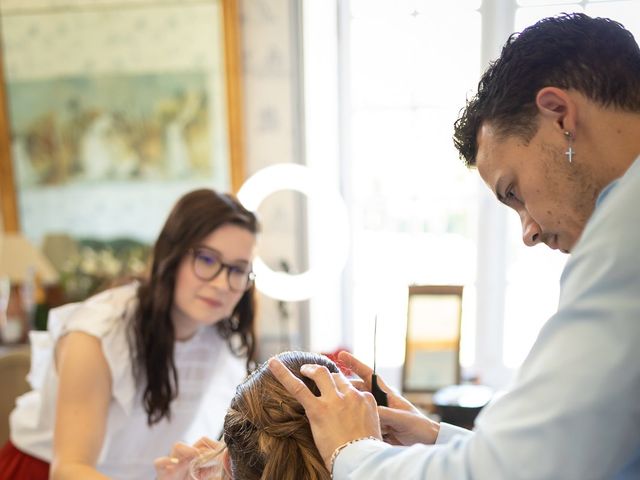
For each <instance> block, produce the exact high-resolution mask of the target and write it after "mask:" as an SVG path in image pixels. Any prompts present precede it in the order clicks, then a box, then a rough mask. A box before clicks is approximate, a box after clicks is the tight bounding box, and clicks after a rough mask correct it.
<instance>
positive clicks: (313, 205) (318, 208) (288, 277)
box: [238, 163, 349, 301]
mask: <svg viewBox="0 0 640 480" xmlns="http://www.w3.org/2000/svg"><path fill="white" fill-rule="evenodd" d="M318 178H319V177H318V175H317V174H315V173H314V172H313V170H312V169H310V168H309V167H306V166H303V165H298V164H294V163H282V164H278V165H272V166H269V167H266V168H263V169H262V170H260V171H258V172H256V173H255V174H254V175H253V176H251V177H250V178H249V179H247V181H246V182H244V184H243V185H242V187H240V190H239V191H238V200H239V201H240V203H242V204H243V205H244V206H245V208H247V209H248V210H252V211H255V210H257V209H258V207H259V206H260V204H261V203H262V201H263V200H264V199H265V198H267V197H268V196H269V195H271V194H273V193H275V192H277V191H280V190H294V191H296V192H300V193H302V194H304V195H306V196H307V198H308V202H307V205H308V216H307V218H308V222H309V225H310V227H311V230H312V232H315V231H317V232H318V234H315V233H312V235H313V238H311V239H310V240H311V241H312V242H318V243H319V244H320V245H322V247H323V250H325V251H326V252H327V258H326V259H322V261H321V262H317V264H313V263H312V264H311V265H310V268H309V270H307V271H306V272H303V273H300V274H295V275H294V274H289V273H285V272H276V271H274V270H272V269H271V268H269V267H268V266H267V265H266V263H265V262H264V261H263V260H262V259H261V258H260V257H259V256H258V257H256V258H255V260H254V262H253V270H254V271H255V273H256V288H257V289H258V290H260V291H261V292H262V293H264V294H265V295H268V296H270V297H272V298H276V299H279V300H284V301H298V300H306V299H307V298H310V297H311V296H313V294H314V293H315V292H316V289H317V288H318V287H319V286H320V285H327V282H336V281H337V280H338V277H339V275H340V272H341V271H342V268H343V267H344V264H345V262H346V260H347V254H348V248H349V245H348V241H347V236H348V218H347V208H346V206H345V203H344V200H343V199H342V196H341V195H340V193H339V192H338V191H337V190H335V189H331V188H329V187H328V186H326V185H324V184H323V183H322V182H320V181H319V180H318ZM311 261H312V262H313V259H311Z"/></svg>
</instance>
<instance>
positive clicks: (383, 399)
mask: <svg viewBox="0 0 640 480" xmlns="http://www.w3.org/2000/svg"><path fill="white" fill-rule="evenodd" d="M377 340H378V315H376V319H375V321H374V323H373V374H372V375H371V393H372V394H373V398H375V399H376V403H377V404H378V405H379V406H381V407H388V406H389V401H388V399H387V394H386V393H385V392H384V390H382V389H381V388H380V385H378V376H377V375H376V358H377V343H378V342H377Z"/></svg>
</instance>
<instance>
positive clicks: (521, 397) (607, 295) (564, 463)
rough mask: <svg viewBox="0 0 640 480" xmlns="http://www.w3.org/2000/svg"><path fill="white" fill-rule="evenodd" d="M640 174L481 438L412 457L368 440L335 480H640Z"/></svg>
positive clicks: (602, 209) (457, 438)
mask: <svg viewBox="0 0 640 480" xmlns="http://www.w3.org/2000/svg"><path fill="white" fill-rule="evenodd" d="M634 169H635V173H634V176H633V178H623V179H622V180H623V181H621V182H620V185H618V186H617V187H616V188H615V189H613V190H612V191H610V192H609V193H608V194H607V198H605V200H604V201H603V202H602V204H601V205H599V207H598V209H597V210H596V212H595V214H594V215H593V216H592V218H591V220H590V221H589V224H588V225H587V228H586V229H585V231H584V233H583V236H582V238H581V240H580V241H579V243H578V245H577V246H576V248H575V249H574V253H573V254H572V257H571V258H570V260H569V262H568V263H567V267H566V268H565V271H564V273H563V277H562V288H561V295H560V304H559V309H558V312H557V313H556V314H555V315H554V316H553V317H551V319H549V321H548V322H547V323H546V324H545V326H544V327H543V328H542V330H541V332H540V335H539V337H538V339H537V340H536V343H535V344H534V346H533V348H532V350H531V352H530V354H529V356H528V357H527V360H526V361H525V363H524V364H523V366H522V368H521V370H520V373H519V375H518V378H517V379H516V382H515V384H514V387H513V389H512V390H511V391H509V392H507V393H506V394H505V395H503V396H501V397H500V398H498V399H497V400H496V401H495V402H493V403H491V404H489V405H488V406H487V407H485V408H484V409H483V411H482V412H481V413H480V415H479V417H478V419H477V421H476V428H475V431H474V433H473V434H471V435H453V436H452V437H451V438H450V439H449V441H448V442H447V443H445V444H440V443H441V442H440V441H441V440H445V438H446V437H447V436H448V433H447V431H448V427H447V429H446V430H443V432H442V438H441V439H440V438H439V439H438V440H439V442H438V443H439V444H438V445H414V446H412V447H391V446H387V445H384V444H381V443H380V442H367V441H362V442H356V443H354V444H352V445H350V446H348V447H347V448H345V449H344V450H343V451H342V452H341V454H340V455H338V458H337V459H336V463H335V468H334V470H335V472H334V473H335V475H334V478H335V479H337V480H346V479H349V480H377V479H387V478H403V479H407V480H412V479H414V480H445V479H451V480H454V479H455V480H471V479H484V478H491V479H505V480H517V479H525V478H536V479H549V480H551V479H563V480H578V479H587V478H589V479H604V478H616V479H627V478H628V479H631V478H640V435H638V432H639V431H640V402H638V392H640V367H639V365H640V357H639V353H638V352H639V350H638V348H639V347H638V345H640V321H639V320H640V260H639V257H638V253H637V249H638V245H640V228H638V225H640V208H638V207H637V206H638V205H640V160H638V161H637V162H636V165H635V166H634ZM532 301H535V300H534V299H533V298H532ZM439 437H440V435H439Z"/></svg>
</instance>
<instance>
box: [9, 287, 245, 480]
mask: <svg viewBox="0 0 640 480" xmlns="http://www.w3.org/2000/svg"><path fill="white" fill-rule="evenodd" d="M137 288H138V284H136V283H134V284H130V285H126V286H123V287H118V288H115V289H112V290H108V291H106V292H103V293H101V294H99V295H97V296H95V297H92V298H90V299H88V300H86V301H85V302H82V303H72V304H68V305H64V306H62V307H59V308H56V309H53V310H51V313H50V314H49V323H48V331H46V332H31V334H30V340H31V349H32V355H31V357H32V366H31V372H30V373H29V376H28V377H27V379H28V380H29V383H30V384H31V387H32V388H33V390H32V391H31V392H29V393H26V394H24V395H22V396H21V397H19V398H18V400H17V402H16V408H15V409H14V410H13V412H12V413H11V416H10V420H9V422H10V427H11V441H12V443H13V444H14V445H15V446H16V447H17V448H18V449H20V450H22V451H23V452H25V453H28V454H30V455H33V456H34V457H37V458H40V459H42V460H45V461H47V462H51V460H52V456H53V453H52V452H53V449H52V443H53V428H54V425H55V418H54V417H55V409H56V405H55V404H56V395H57V387H58V376H57V373H56V371H55V366H54V346H55V343H56V341H57V340H58V339H59V338H60V337H61V336H63V335H65V334H66V333H69V332H71V331H81V332H85V333H88V334H90V335H93V336H95V337H97V338H99V339H100V340H101V343H102V351H103V353H104V356H105V358H106V360H107V364H108V365H109V369H110V370H111V377H112V399H111V403H110V405H109V412H108V418H107V428H106V434H105V438H104V441H103V446H102V451H101V452H100V456H99V459H98V464H97V469H98V470H99V471H100V472H102V473H103V474H105V475H107V476H109V477H112V478H117V479H123V480H127V479H145V480H148V479H150V478H154V474H155V473H154V468H153V460H154V459H155V458H156V457H158V456H162V455H167V454H168V453H169V451H170V449H171V446H172V445H173V444H174V443H175V442H177V441H184V442H187V443H192V442H194V441H195V440H197V439H198V438H200V437H201V436H203V435H207V436H209V437H214V438H215V437H217V436H218V434H219V433H220V431H221V430H222V424H223V420H224V415H225V413H226V411H227V408H228V406H229V403H230V401H231V398H232V397H233V395H234V393H235V388H236V386H237V385H238V384H239V383H240V382H241V381H242V380H243V379H244V377H245V374H246V369H245V359H244V358H238V357H236V356H234V355H233V353H232V352H231V350H230V349H229V347H228V345H227V342H226V341H225V340H224V339H222V338H221V337H220V336H219V334H218V333H217V331H216V329H215V328H213V327H205V328H202V329H201V330H200V331H199V332H198V333H196V335H194V336H193V337H192V338H191V339H189V340H188V341H186V342H176V344H175V349H174V356H175V365H176V368H177V371H178V379H179V387H180V394H179V396H178V398H177V399H176V400H174V401H173V402H172V403H171V421H170V422H169V421H167V420H166V418H165V419H163V420H162V421H161V422H159V423H157V424H155V425H153V426H152V427H149V426H148V425H147V414H146V412H145V410H144V407H143V405H142V401H141V398H142V389H143V387H144V385H137V384H136V382H135V380H134V377H133V373H132V368H131V352H130V351H129V343H128V339H127V332H128V326H129V322H130V321H131V318H132V315H133V312H134V311H135V308H136V305H137V299H136V290H137Z"/></svg>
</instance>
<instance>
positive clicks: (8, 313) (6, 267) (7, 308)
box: [0, 232, 58, 343]
mask: <svg viewBox="0 0 640 480" xmlns="http://www.w3.org/2000/svg"><path fill="white" fill-rule="evenodd" d="M57 281H58V273H57V272H56V270H55V269H54V268H53V266H52V265H51V263H50V262H49V261H48V260H47V258H46V257H45V256H44V255H43V254H42V253H41V252H40V251H39V250H38V249H37V248H35V247H34V246H33V245H32V244H31V242H29V240H27V239H26V237H24V236H23V235H22V234H21V233H18V232H5V233H0V334H1V337H2V341H4V342H6V343H15V342H19V341H25V340H26V338H27V334H28V331H29V329H30V328H31V325H30V316H31V315H32V314H33V309H34V307H35V293H36V292H35V288H36V282H39V284H41V285H45V286H46V285H51V284H54V283H56V282H57Z"/></svg>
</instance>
